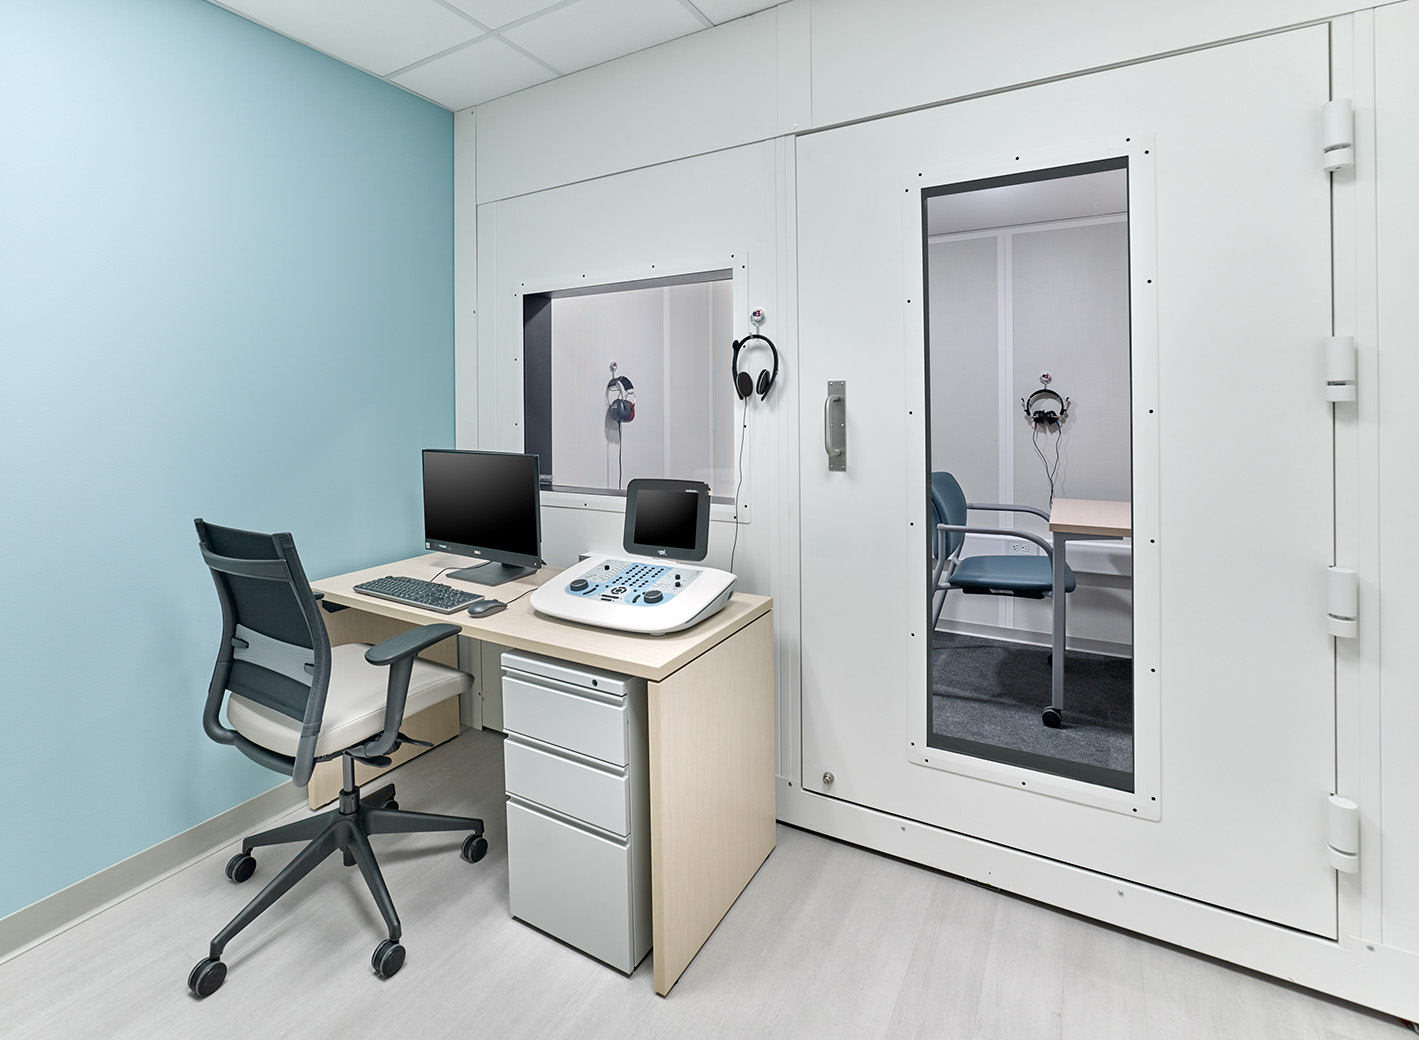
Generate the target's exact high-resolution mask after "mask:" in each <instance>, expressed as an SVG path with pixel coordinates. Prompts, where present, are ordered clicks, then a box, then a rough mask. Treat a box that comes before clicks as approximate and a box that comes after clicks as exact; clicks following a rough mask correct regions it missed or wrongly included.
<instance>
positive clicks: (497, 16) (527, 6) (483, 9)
mask: <svg viewBox="0 0 1419 1040" xmlns="http://www.w3.org/2000/svg"><path fill="white" fill-rule="evenodd" d="M448 2H449V3H450V4H452V5H453V6H454V7H456V8H458V9H459V10H460V11H462V12H463V13H464V14H466V15H468V16H469V17H470V18H476V19H478V21H480V22H482V23H483V24H484V25H486V26H487V27H488V28H489V29H501V28H502V27H503V26H504V25H507V23H508V22H515V21H517V20H518V19H519V18H526V17H527V16H528V15H530V14H536V13H537V12H538V11H545V10H546V9H547V8H549V7H556V6H557V5H558V4H560V3H562V2H564V0H448Z"/></svg>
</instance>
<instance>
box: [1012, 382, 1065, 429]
mask: <svg viewBox="0 0 1419 1040" xmlns="http://www.w3.org/2000/svg"><path fill="white" fill-rule="evenodd" d="M1041 401H1054V403H1055V404H1057V405H1058V406H1059V410H1058V411H1055V410H1054V409H1053V408H1037V407H1035V406H1036V405H1038V404H1039V403H1040V402H1041ZM1069 404H1070V401H1069V398H1067V397H1060V396H1059V395H1058V394H1057V393H1055V392H1054V391H1053V390H1051V389H1050V388H1049V387H1042V388H1040V389H1039V390H1036V391H1035V392H1034V393H1033V394H1031V395H1030V396H1029V397H1028V398H1026V397H1022V398H1020V405H1021V407H1023V408H1024V409H1025V418H1026V419H1027V420H1028V421H1029V423H1030V425H1031V426H1033V427H1034V428H1035V429H1037V430H1038V429H1040V428H1041V427H1043V428H1044V429H1046V430H1057V429H1059V427H1060V425H1061V424H1062V423H1063V422H1064V420H1065V419H1068V418H1069Z"/></svg>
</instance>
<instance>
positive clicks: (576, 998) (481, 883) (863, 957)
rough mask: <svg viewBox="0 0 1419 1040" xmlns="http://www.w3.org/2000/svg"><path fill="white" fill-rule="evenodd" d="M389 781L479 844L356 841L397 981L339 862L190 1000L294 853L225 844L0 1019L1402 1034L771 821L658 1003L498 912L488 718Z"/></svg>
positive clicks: (421, 1038) (76, 933)
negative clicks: (766, 845) (385, 973)
mask: <svg viewBox="0 0 1419 1040" xmlns="http://www.w3.org/2000/svg"><path fill="white" fill-rule="evenodd" d="M394 779H395V781H396V783H397V784H398V785H399V801H400V803H401V805H402V806H404V807H405V808H410V809H421V810H426V811H430V812H447V813H460V814H469V815H478V816H482V817H483V818H484V820H485V821H486V823H487V835H488V839H489V841H490V842H491V844H492V851H491V852H490V853H489V855H488V856H487V858H486V859H484V860H483V861H482V862H481V863H478V864H468V863H465V862H463V860H462V859H460V858H459V855H458V845H459V842H460V841H461V839H462V835H457V834H455V835H451V836H442V837H441V836H422V835H420V836H404V837H396V836H390V837H376V838H375V839H374V844H375V851H376V852H377V853H378V854H379V857H380V863H381V866H382V868H383V871H384V874H385V877H386V878H387V879H388V881H389V886H390V889H391V891H392V892H393V894H394V900H395V904H396V906H397V907H398V909H399V913H400V916H401V918H402V921H403V925H404V945H405V946H406V948H407V949H408V963H407V964H406V965H405V967H404V970H403V971H402V972H401V973H400V974H399V975H397V976H395V977H394V978H393V979H390V980H387V981H381V980H380V979H378V978H376V977H375V976H374V975H373V974H372V973H371V971H370V967H369V959H370V954H371V953H372V952H373V950H374V947H375V945H376V943H377V942H378V941H379V940H380V939H381V938H382V937H383V934H382V929H381V926H380V921H379V916H378V913H377V912H376V910H375V909H374V906H373V904H372V902H371V900H370V898H369V895H368V893H367V891H366V889H365V887H364V883H363V882H362V881H361V879H360V876H359V873H358V871H357V870H355V869H353V868H351V869H347V868H345V867H343V866H341V864H340V857H339V856H338V855H337V856H334V857H332V858H331V859H329V860H327V861H326V862H325V863H324V864H323V865H322V866H321V867H319V868H318V869H317V870H316V871H315V872H314V873H313V874H312V875H311V876H310V877H309V878H308V879H307V880H306V881H304V882H302V884H301V885H300V886H298V887H297V888H296V889H295V890H294V891H293V892H291V893H290V894H289V895H287V896H286V898H285V899H284V900H282V902H280V903H278V904H277V906H276V907H275V908H274V909H272V910H270V911H268V912H267V914H266V915H265V917H264V918H263V919H262V920H260V921H258V922H257V923H256V924H254V925H253V926H252V927H251V928H249V929H248V930H247V931H246V932H245V933H243V934H242V935H241V936H238V937H237V939H236V940H235V941H234V942H233V943H232V945H231V946H229V947H228V949H227V957H226V960H227V962H228V965H229V967H230V974H229V975H228V976H227V981H226V985H225V986H224V987H223V988H222V989H221V990H220V991H218V992H217V993H216V994H215V995H213V996H212V997H210V998H208V999H207V1000H205V1001H200V1002H199V1001H197V1000H195V999H193V998H192V997H191V996H189V994H188V992H187V987H186V979H187V973H188V971H189V970H190V969H191V967H192V965H193V964H195V963H196V962H197V960H198V959H199V958H201V957H202V956H204V955H205V953H206V948H207V943H208V942H209V940H210V938H211V936H212V934H213V933H214V932H215V931H216V930H217V929H218V928H220V927H221V926H222V925H223V924H224V923H225V922H226V921H227V919H228V918H229V917H230V916H231V915H232V914H234V913H235V912H236V911H237V910H238V909H239V908H240V906H241V905H242V904H243V903H244V902H245V901H246V900H247V899H248V898H249V897H250V895H252V894H253V893H254V892H255V891H256V885H257V884H258V883H259V882H260V881H261V879H262V878H263V877H270V876H271V873H272V872H274V870H275V869H277V868H278V867H279V865H280V864H282V863H284V862H285V861H286V859H287V858H289V856H290V855H292V854H293V853H294V847H282V848H279V849H276V850H268V851H267V852H266V855H265V858H264V860H263V862H262V863H261V866H260V868H259V869H258V872H257V875H256V877H255V878H253V879H252V881H251V882H248V883H247V884H246V885H241V886H238V885H233V884H231V883H229V882H227V881H226V880H225V878H224V877H223V876H222V867H223V864H224V863H225V862H226V860H227V858H228V857H229V856H230V855H231V854H232V853H233V851H234V849H233V848H231V847H225V848H222V849H219V850H216V851H214V852H213V853H212V854H211V855H210V856H207V857H206V858H205V859H203V860H200V861H199V862H197V863H196V864H195V865H193V866H191V867H188V868H187V869H185V870H182V871H179V872H178V873H177V874H175V875H174V876H172V877H170V878H168V879H166V880H164V881H162V882H160V883H158V884H156V885H154V886H152V887H150V888H148V889H146V890H145V891H143V892H140V893H138V894H137V895H135V896H133V897H132V898H130V899H128V900H126V901H124V902H123V903H120V904H119V905H117V906H115V907H112V908H111V909H109V910H106V911H105V912H103V913H101V914H99V915H97V916H96V917H94V918H92V919H90V920H88V921H86V922H84V923H83V924H81V925H79V926H77V927H75V928H72V929H70V930H69V931H67V932H65V933H63V934H62V935H60V936H58V937H56V938H54V939H52V940H50V941H49V942H47V943H44V944H42V945H40V946H38V947H36V948H35V949H33V950H30V951H29V952H27V953H24V954H22V955H20V956H19V957H16V958H14V959H12V960H10V961H8V962H6V963H4V964H0V1035H3V1036H5V1037H6V1038H7V1040H22V1038H31V1037H39V1038H44V1040H63V1038H68V1037H100V1036H102V1037H143V1038H146V1040H160V1038H166V1037H171V1038H180V1040H191V1038H194V1037H252V1038H260V1040H268V1038H277V1037H302V1038H307V1040H308V1038H311V1037H336V1036H344V1037H352V1038H362V1040H363V1038H371V1037H383V1036H389V1037H394V1038H417V1040H442V1038H444V1037H470V1038H483V1037H488V1038H496V1040H500V1038H504V1037H577V1038H579V1040H580V1038H588V1040H593V1038H600V1037H607V1038H611V1037H616V1038H623V1037H624V1038H637V1037H647V1038H650V1037H656V1038H659V1037H672V1038H680V1037H686V1038H689V1037H755V1038H757V1037H813V1038H823V1037H852V1038H858V1037H894V1038H895V1037H944V1038H956V1037H963V1038H964V1037H972V1038H991V1040H993V1038H1010V1037H1020V1038H1027V1040H1039V1038H1049V1037H1059V1038H1075V1037H1077V1038H1080V1040H1110V1038H1115V1037H1117V1038H1120V1040H1144V1038H1155V1040H1156V1038H1172V1037H1179V1038H1189V1040H1192V1038H1213V1037H1218V1038H1223V1037H1236V1038H1246V1040H1265V1038H1270V1037H1275V1038H1286V1040H1362V1038H1370V1037H1378V1038H1389V1040H1402V1038H1403V1037H1406V1036H1407V1037H1411V1038H1412V1037H1413V1034H1412V1033H1410V1032H1409V1031H1408V1030H1407V1029H1406V1028H1404V1027H1403V1026H1402V1025H1400V1024H1399V1023H1397V1022H1396V1021H1395V1020H1394V1019H1390V1018H1385V1017H1381V1016H1378V1015H1373V1014H1370V1013H1368V1012H1365V1011H1362V1010H1359V1009H1356V1008H1353V1007H1350V1006H1348V1005H1342V1004H1339V1003H1336V1002H1334V1001H1331V1000H1328V999H1325V998H1321V997H1317V996H1314V995H1311V994H1309V993H1307V992H1305V991H1302V990H1298V989H1295V988H1293V987H1290V986H1287V985H1284V984H1281V983H1277V982H1272V981H1270V980H1268V979H1265V978H1261V977H1258V976H1255V975H1252V974H1249V973H1246V972H1241V971H1236V970H1233V969H1231V968H1228V967H1226V966H1224V965H1221V964H1218V963H1215V962H1213V961H1209V960H1207V959H1205V958H1202V957H1198V956H1194V955H1191V954H1188V953H1185V952H1182V951H1179V950H1174V949H1171V948H1169V947H1165V946H1162V945H1160V944H1157V943H1153V942H1150V941H1147V940H1144V939H1139V938H1135V937H1133V936H1129V935H1125V934H1123V933H1121V932H1117V931H1115V930H1112V929H1109V928H1105V927H1101V926H1099V925H1095V924H1092V923H1090V922H1087V921H1084V920H1081V919H1079V918H1076V917H1073V916H1070V915H1068V914H1064V913H1060V912H1057V911H1054V910H1051V909H1049V908H1047V907H1043V906H1039V905H1036V904H1034V903H1030V902H1028V901H1025V900H1022V899H1017V898H1014V897H1012V896H1008V895H1003V894H1001V893H998V892H993V891H991V890H989V889H985V888H981V887H979V886H976V885H973V884H969V883H967V882H963V881H959V880H957V879H955V878H952V877H949V876H946V875H944V874H939V873H936V872H933V871H930V870H926V869H922V868H919V867H916V866H913V865H911V864H907V863H903V862H900V861H897V860H894V859H890V858H888V857H886V856H881V855H878V854H876V853H873V852H868V851H866V850H863V849H859V848H856V847H853V846H850V845H844V844H841V843H839V842H835V841H831V840H829V839H826V838H822V837H819V836H817V835H814V834H809V833H807V832H805V831H800V830H796V829H794V828H791V827H784V826H780V827H779V830H778V847H777V849H776V850H775V851H774V853H773V854H772V855H771V856H770V857H769V859H768V862H767V863H765V864H764V866H763V868H762V869H761V870H760V871H759V874H758V876H757V877H756V878H755V879H754V881H753V882H752V883H751V884H750V885H749V888H748V889H747V890H746V891H745V892H744V894H743V895H742V896H740V898H739V901H738V902H737V903H736V904H735V905H734V907H733V909H731V910H730V912H729V915H728V916H727V917H726V918H725V919H724V921H723V922H722V923H721V924H720V926H719V928H718V930H716V932H715V933H714V935H712V936H711V937H710V939H709V942H708V943H707V944H706V945H705V947H704V949H703V950H701V951H700V954H699V956H698V957H697V958H696V959H695V961H694V962H693V963H692V964H691V965H690V967H689V969H688V970H687V971H686V972H685V974H684V975H683V976H682V977H681V979H680V982H679V983H678V984H677V985H676V987H675V988H674V989H673V990H672V991H671V993H670V996H669V998H667V999H662V998H660V997H657V996H656V995H655V993H654V991H653V989H652V984H651V961H650V959H649V958H647V960H646V961H644V962H643V963H642V964H641V966H640V968H639V969H638V970H637V971H636V973H635V974H634V975H633V976H631V977H630V978H626V977H624V976H622V975H619V974H618V973H616V972H615V971H613V970H612V969H610V968H607V967H604V966H602V965H600V964H598V963H596V962H594V961H592V960H590V959H589V958H587V957H584V956H583V955H581V954H579V953H577V952H576V951H574V950H572V949H570V948H568V947H566V946H563V945H561V944H560V943H557V942H555V941H554V940H552V939H549V938H547V937H546V936H544V935H542V934H540V933H538V932H536V931H534V930H532V929H530V928H528V927H526V926H524V925H522V924H519V923H518V922H516V921H514V920H512V919H511V918H510V917H509V916H508V913H507V869H506V859H505V856H504V853H503V849H504V835H505V827H504V822H503V812H502V808H501V806H502V796H501V792H502V746H501V738H500V737H499V736H498V735H497V734H492V733H479V732H473V731H470V732H465V733H464V734H463V735H462V736H461V737H459V738H458V739H456V740H454V741H451V742H450V743H448V744H446V745H444V746H443V747H441V748H438V749H436V750H434V751H431V752H429V753H428V754H426V755H424V756H423V757H421V758H419V759H416V760H415V761H414V762H412V763H410V764H408V765H406V766H404V767H403V768H401V769H399V770H397V771H396V772H395V774H394ZM302 812H304V810H296V812H294V813H290V814H287V815H286V817H282V818H283V819H284V818H288V817H292V816H295V815H298V814H299V813H302ZM654 956H655V954H654V951H652V952H651V957H654Z"/></svg>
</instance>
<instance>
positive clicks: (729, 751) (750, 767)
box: [649, 613, 775, 996]
mask: <svg viewBox="0 0 1419 1040" xmlns="http://www.w3.org/2000/svg"><path fill="white" fill-rule="evenodd" d="M649 707H650V820H651V823H650V830H651V921H652V930H653V944H654V949H653V951H652V957H653V958H654V965H655V991H656V992H657V993H659V994H661V995H662V996H664V995H665V994H666V993H668V992H669V990H670V987H671V986H673V985H674V984H675V980H676V979H678V978H679V977H680V974H681V972H683V971H684V970H685V968H686V967H687V966H688V965H689V963H690V961H691V960H692V959H693V958H694V956H695V954H696V953H697V952H698V951H699V949H700V947H701V946H703V945H704V943H705V940H706V939H708V938H709V936H710V933H711V932H713V931H714V929H715V926H716V925H718V924H719V922H720V920H721V919H722V918H723V917H724V915H725V913H726V912H727V911H728V910H729V908H730V906H731V905H733V903H734V900H735V899H736V898H737V897H738V896H739V893H740V892H742V891H743V890H744V887H745V886H746V885H747V884H748V883H749V880H750V879H751V878H752V877H753V876H754V872H755V871H757V870H758V869H759V866H760V865H761V864H762V863H763V862H764V860H765V859H766V858H768V855H769V853H770V852H772V851H773V847H774V838H775V824H774V645H773V614H772V613H769V614H766V615H764V616H763V617H760V618H759V619H757V620H756V621H754V622H752V623H750V624H749V625H747V626H746V627H744V628H743V629H741V630H740V631H739V632H737V633H735V634H734V635H733V636H731V637H730V638H729V639H726V640H725V641H724V642H722V643H720V644H719V645H718V646H716V647H714V649H712V650H710V651H708V652H707V653H705V654H703V655H701V656H700V657H698V658H696V659H695V660H694V661H693V662H691V663H690V664H688V665H686V666H685V667H684V668H682V669H680V670H679V671H678V672H676V673H675V674H673V675H671V676H669V677H668V678H666V679H665V680H663V681H661V682H655V683H650V684H649Z"/></svg>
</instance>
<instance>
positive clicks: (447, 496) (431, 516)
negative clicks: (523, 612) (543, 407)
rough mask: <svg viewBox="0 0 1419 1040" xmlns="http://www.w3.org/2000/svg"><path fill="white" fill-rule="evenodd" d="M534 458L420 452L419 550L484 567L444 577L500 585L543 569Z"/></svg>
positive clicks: (485, 452)
mask: <svg viewBox="0 0 1419 1040" xmlns="http://www.w3.org/2000/svg"><path fill="white" fill-rule="evenodd" d="M537 483H538V482H537V456H536V455H514V454H510V453H507V452H499V451H452V450H439V449H433V448H426V449H424V548H426V549H441V550H443V551H445V552H451V553H454V554H456V555H458V556H472V557H476V558H477V559H480V560H485V561H487V562H486V563H481V564H475V565H474V566H472V567H465V568H463V569H462V570H457V571H451V572H450V573H449V575H448V577H450V578H460V579H462V580H464V581H471V582H476V583H477V584H479V585H501V584H502V583H503V582H505V581H512V580H513V579H515V578H521V577H524V576H526V575H528V574H531V573H533V572H534V571H536V570H537V568H538V567H540V566H542V510H541V500H540V498H539V494H538V488H537Z"/></svg>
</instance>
